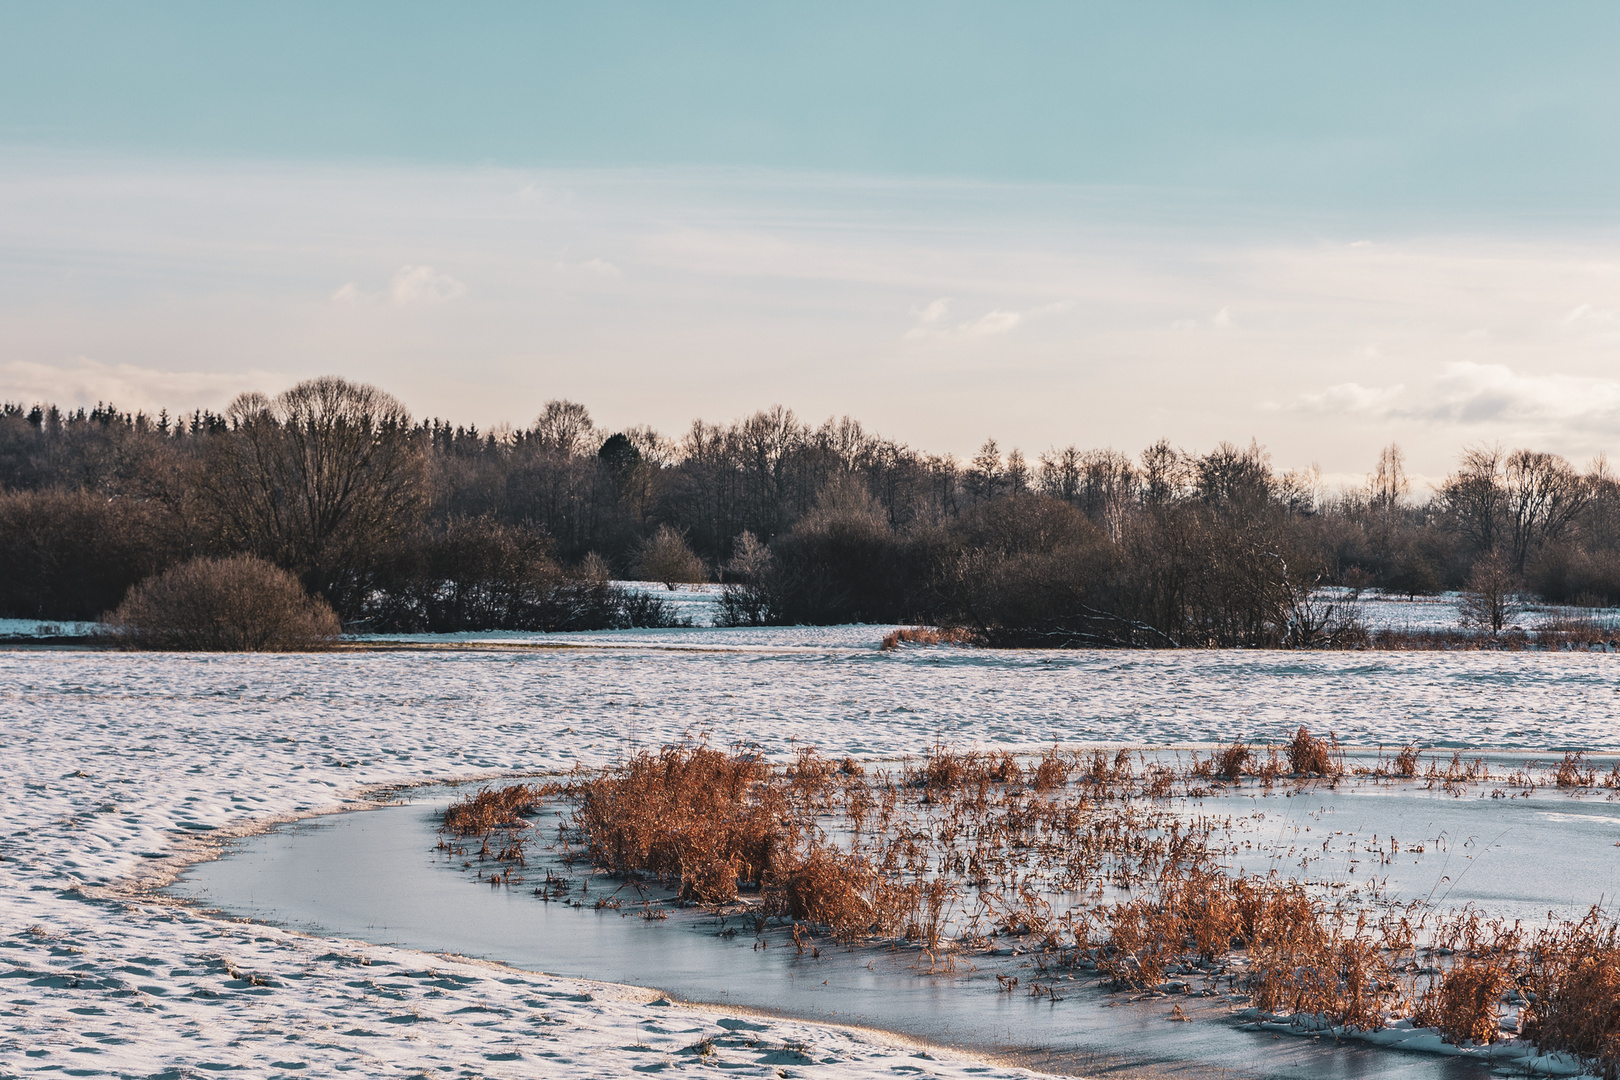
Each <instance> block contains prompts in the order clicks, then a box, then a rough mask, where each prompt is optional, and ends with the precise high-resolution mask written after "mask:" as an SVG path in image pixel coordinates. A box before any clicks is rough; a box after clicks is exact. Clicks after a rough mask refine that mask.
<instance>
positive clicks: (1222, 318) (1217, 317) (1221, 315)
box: [1170, 307, 1232, 333]
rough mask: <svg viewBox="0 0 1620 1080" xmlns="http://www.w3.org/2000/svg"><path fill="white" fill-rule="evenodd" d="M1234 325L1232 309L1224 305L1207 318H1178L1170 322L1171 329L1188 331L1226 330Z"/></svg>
mask: <svg viewBox="0 0 1620 1080" xmlns="http://www.w3.org/2000/svg"><path fill="white" fill-rule="evenodd" d="M1231 325H1232V309H1231V308H1230V307H1223V308H1221V309H1220V310H1219V311H1217V312H1216V313H1215V314H1213V315H1211V316H1210V317H1209V318H1208V319H1207V320H1205V319H1177V320H1175V321H1174V322H1172V323H1171V324H1170V329H1172V330H1179V331H1181V332H1182V333H1186V332H1189V331H1192V330H1203V329H1206V328H1208V329H1211V330H1224V329H1226V328H1227V327H1229V326H1231Z"/></svg>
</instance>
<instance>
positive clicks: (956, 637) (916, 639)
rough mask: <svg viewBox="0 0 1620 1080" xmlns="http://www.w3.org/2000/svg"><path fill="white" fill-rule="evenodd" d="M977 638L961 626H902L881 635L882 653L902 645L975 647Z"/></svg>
mask: <svg viewBox="0 0 1620 1080" xmlns="http://www.w3.org/2000/svg"><path fill="white" fill-rule="evenodd" d="M976 644H978V638H976V637H974V636H973V632H972V631H970V630H968V629H966V628H964V627H961V626H902V627H901V628H900V629H898V630H891V631H889V632H888V633H887V634H885V635H883V649H884V651H886V652H887V651H892V650H894V649H898V648H899V647H900V646H902V645H976Z"/></svg>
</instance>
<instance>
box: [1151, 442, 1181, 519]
mask: <svg viewBox="0 0 1620 1080" xmlns="http://www.w3.org/2000/svg"><path fill="white" fill-rule="evenodd" d="M1141 475H1142V501H1143V502H1144V503H1146V504H1147V505H1148V506H1163V505H1165V504H1167V503H1171V502H1174V501H1175V500H1176V499H1179V498H1181V495H1182V493H1183V492H1184V491H1185V490H1186V489H1187V485H1188V482H1189V480H1190V478H1191V469H1190V467H1189V465H1188V461H1187V455H1186V454H1185V453H1183V452H1182V451H1180V450H1177V449H1176V448H1174V447H1173V446H1171V445H1170V442H1169V440H1167V439H1160V440H1159V441H1158V442H1156V443H1154V444H1153V445H1152V446H1150V447H1148V448H1147V449H1146V450H1144V451H1142V474H1141Z"/></svg>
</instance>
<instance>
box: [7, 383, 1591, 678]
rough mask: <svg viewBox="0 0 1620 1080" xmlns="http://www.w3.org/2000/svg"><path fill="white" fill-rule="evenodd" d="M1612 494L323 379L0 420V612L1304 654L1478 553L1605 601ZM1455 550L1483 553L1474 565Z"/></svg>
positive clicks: (1555, 470) (1563, 479)
mask: <svg viewBox="0 0 1620 1080" xmlns="http://www.w3.org/2000/svg"><path fill="white" fill-rule="evenodd" d="M1617 515H1620V485H1617V483H1616V480H1615V478H1614V477H1613V476H1612V475H1611V474H1610V473H1609V471H1608V469H1607V467H1606V466H1605V464H1604V463H1603V462H1602V460H1601V459H1600V460H1599V461H1597V462H1596V463H1594V464H1593V466H1592V467H1591V468H1590V469H1588V470H1587V471H1585V472H1584V473H1583V472H1580V471H1578V470H1576V469H1575V468H1574V467H1572V466H1571V465H1570V464H1569V463H1567V462H1566V461H1565V460H1564V459H1562V458H1560V457H1558V456H1556V455H1552V454H1545V453H1539V452H1535V451H1530V450H1514V451H1511V452H1508V451H1505V450H1502V449H1498V448H1494V447H1475V448H1471V449H1468V450H1466V451H1465V452H1464V453H1463V454H1462V456H1461V458H1460V460H1459V462H1458V466H1457V470H1456V471H1455V472H1454V473H1453V474H1452V475H1451V476H1449V477H1448V478H1447V479H1446V480H1445V482H1444V483H1443V484H1442V485H1440V487H1439V488H1438V489H1437V490H1436V491H1434V492H1432V493H1431V494H1430V495H1429V496H1428V497H1427V498H1416V497H1414V493H1412V492H1410V491H1409V490H1408V484H1407V481H1406V478H1405V475H1404V470H1403V463H1402V458H1401V454H1400V451H1399V449H1398V448H1397V447H1394V446H1391V447H1389V448H1387V449H1386V450H1385V451H1384V452H1383V453H1382V455H1381V456H1380V458H1379V460H1378V462H1377V463H1376V466H1375V468H1374V470H1373V472H1372V473H1371V475H1370V476H1369V479H1368V482H1367V483H1366V485H1364V486H1363V487H1361V488H1360V489H1358V490H1355V491H1347V492H1339V493H1334V494H1331V495H1330V494H1328V493H1326V492H1324V491H1323V490H1321V485H1320V483H1319V482H1318V481H1317V479H1316V477H1315V476H1314V475H1313V474H1310V473H1297V472H1287V473H1279V472H1278V471H1277V470H1275V469H1273V468H1272V467H1271V464H1270V461H1269V459H1268V457H1267V455H1266V453H1265V452H1264V450H1263V449H1261V448H1260V447H1259V446H1257V445H1255V444H1253V443H1251V444H1250V445H1248V446H1240V445H1233V444H1227V443H1223V444H1221V445H1219V446H1217V447H1216V448H1215V449H1213V450H1211V451H1209V452H1207V453H1202V454H1194V453H1187V452H1185V451H1182V450H1180V449H1177V448H1175V447H1173V446H1171V445H1170V444H1169V443H1168V442H1164V441H1161V442H1159V443H1156V444H1155V445H1153V446H1151V447H1149V448H1147V449H1146V450H1144V451H1143V452H1142V453H1140V454H1139V455H1137V456H1135V457H1129V456H1127V455H1125V454H1122V453H1119V452H1116V451H1113V450H1081V449H1078V448H1076V447H1069V448H1066V449H1061V450H1059V449H1054V450H1052V451H1049V452H1047V453H1044V454H1041V455H1040V456H1039V458H1038V460H1036V461H1035V462H1029V461H1027V460H1026V459H1025V458H1024V457H1023V455H1022V454H1020V453H1019V452H1018V451H1016V450H1014V451H1012V452H1010V453H1007V454H1003V453H1001V452H1000V451H999V449H998V448H997V446H996V445H995V443H994V442H987V443H986V444H985V445H984V448H983V449H982V450H981V451H980V452H979V454H978V455H976V456H975V457H974V458H973V459H972V460H970V461H966V462H963V461H958V460H956V459H954V458H952V457H950V456H948V455H946V456H939V455H931V454H924V453H919V452H917V451H915V450H912V449H910V448H908V447H906V446H903V445H901V444H898V443H895V442H892V441H889V440H887V439H883V438H881V437H878V436H876V435H873V434H871V433H869V432H867V431H865V430H864V429H863V428H862V427H861V425H860V424H859V423H858V422H856V421H854V420H851V419H849V418H847V417H846V418H844V419H842V420H828V421H827V422H826V423H823V424H820V425H819V426H815V425H809V424H805V423H802V422H800V421H799V420H798V419H797V418H796V417H795V416H794V414H793V413H792V412H791V411H788V410H786V409H782V408H775V409H770V410H767V411H764V412H760V413H757V414H755V415H754V416H751V417H749V418H747V419H744V420H741V421H737V422H735V423H732V424H728V425H714V424H708V423H704V422H702V421H698V422H695V423H694V424H693V425H692V426H691V428H690V429H689V430H688V431H687V432H686V433H685V434H684V435H682V436H680V437H679V438H671V437H666V436H663V435H660V434H659V433H657V432H654V431H652V430H650V429H647V428H634V429H630V430H626V431H619V432H604V431H601V430H598V429H597V428H596V426H595V425H594V424H593V423H592V421H591V418H590V415H589V414H588V412H587V411H586V410H585V408H584V407H582V406H580V405H577V404H574V403H571V402H566V401H554V402H551V403H549V404H548V405H547V406H546V407H545V409H544V411H543V412H542V413H541V414H540V416H539V417H538V418H537V419H536V420H535V422H534V424H533V425H532V426H530V427H528V428H524V429H510V428H503V429H501V430H495V431H488V432H481V431H479V430H478V429H477V428H475V427H466V428H464V427H451V426H450V425H448V424H445V423H442V422H440V421H437V420H429V421H425V422H416V421H413V420H412V418H411V417H410V416H409V414H408V413H407V412H406V411H405V409H404V408H403V407H402V406H401V405H400V404H399V403H398V402H397V401H396V400H394V399H393V398H391V397H390V396H388V395H387V394H385V393H383V392H381V391H379V390H377V389H375V388H372V387H367V386H361V385H356V384H352V383H347V382H344V381H343V380H340V379H335V378H325V379H317V380H312V381H310V382H306V383H301V384H299V385H298V386H296V387H293V388H292V389H291V390H288V391H286V392H285V393H282V394H280V395H278V396H277V397H275V398H273V399H272V398H266V397H263V396H262V395H244V396H242V397H241V398H238V399H237V401H235V402H233V403H232V405H231V406H230V408H229V409H228V410H226V412H225V413H224V414H223V415H214V414H209V413H194V414H192V415H190V416H187V417H170V416H169V415H168V414H167V413H159V414H158V415H156V416H147V415H144V414H134V415H131V414H129V413H125V412H121V411H119V410H118V409H116V408H114V407H111V406H102V407H98V408H96V409H95V410H91V411H88V412H87V411H84V410H79V411H77V412H73V413H64V412H60V411H58V410H57V409H55V408H49V407H39V406H35V407H32V408H29V407H24V406H19V405H6V406H4V407H3V409H0V560H3V567H4V572H3V573H0V615H3V616H7V617H24V618H48V619H82V618H95V617H97V616H99V615H100V614H101V613H103V612H105V611H108V610H110V609H111V608H113V607H115V606H116V605H117V604H118V603H119V601H120V600H121V599H122V598H123V596H124V594H125V593H126V592H127V591H128V589H129V588H130V587H131V586H132V585H134V584H135V583H136V582H139V581H141V580H143V579H145V578H147V577H149V576H151V575H152V574H155V573H157V572H160V571H161V570H163V569H165V568H167V567H169V566H172V565H175V564H177V563H179V562H183V561H185V560H187V559H190V558H194V557H197V556H203V555H208V556H218V555H229V554H235V553H248V554H253V555H257V556H260V557H262V558H265V559H268V560H270V561H272V562H274V563H276V564H277V565H280V566H282V567H285V568H287V569H288V570H291V571H293V572H294V573H295V574H297V575H298V576H299V578H300V579H301V580H302V581H303V582H304V584H305V586H306V588H307V589H308V590H309V591H310V592H311V593H312V594H315V595H318V596H321V597H324V598H325V599H326V600H328V601H329V602H330V603H331V604H332V605H333V607H334V608H335V609H336V610H337V611H338V613H339V614H340V615H341V616H342V617H343V619H344V620H345V623H346V624H347V625H349V626H350V627H354V628H365V629H375V630H399V631H414V630H455V629H494V628H532V629H548V630H549V629H574V628H586V627H596V626H610V625H657V624H659V623H660V622H662V621H665V620H667V612H665V611H663V610H662V609H661V608H660V605H658V604H657V603H656V602H654V601H648V600H645V599H638V598H637V597H636V596H635V595H634V594H626V593H623V592H621V591H619V590H616V589H614V588H613V587H612V586H611V584H610V582H611V580H612V579H614V578H618V577H627V576H630V577H640V578H645V579H648V580H660V581H669V582H675V581H693V580H721V581H724V582H727V583H729V584H731V585H732V588H731V589H730V590H729V591H728V593H727V595H726V597H725V600H724V606H725V611H726V613H727V616H728V617H729V618H730V619H731V620H732V621H734V622H737V623H831V622H848V621H866V622H902V621H910V622H938V623H950V624H954V625H962V626H965V627H968V628H970V629H972V630H974V631H976V632H977V633H978V634H980V635H981V636H982V637H983V638H985V639H986V640H988V641H991V642H992V643H1003V644H1013V643H1031V644H1033V643H1042V642H1045V643H1050V644H1054V645H1078V644H1101V645H1138V646H1172V645H1182V646H1192V645H1200V646H1202V645H1284V646H1286V645H1294V646H1312V645H1323V644H1332V643H1334V641H1335V636H1336V635H1338V634H1340V633H1341V632H1342V631H1343V630H1344V629H1345V627H1344V625H1343V624H1342V623H1341V622H1340V621H1338V620H1337V617H1336V616H1335V615H1334V614H1333V613H1332V611H1330V610H1328V609H1326V608H1324V607H1323V606H1322V603H1321V601H1320V599H1319V597H1320V591H1319V590H1320V586H1322V585H1325V584H1337V585H1349V586H1352V587H1363V586H1376V587H1381V588H1384V589H1386V590H1389V591H1393V592H1399V593H1406V594H1421V593H1432V592H1435V591H1438V590H1440V589H1443V588H1448V587H1461V586H1464V585H1465V584H1467V583H1468V582H1469V580H1470V578H1471V577H1474V578H1478V576H1479V575H1480V574H1481V573H1482V572H1483V570H1488V571H1490V572H1491V573H1492V574H1494V575H1495V579H1497V580H1511V581H1512V582H1513V584H1514V587H1516V588H1522V589H1525V590H1528V591H1532V592H1534V593H1537V594H1539V595H1540V596H1542V597H1544V598H1545V599H1547V600H1550V601H1555V602H1566V603H1577V604H1596V603H1604V604H1608V603H1614V602H1616V601H1620V537H1617V533H1616V527H1615V526H1616V522H1617ZM1482 568H1483V570H1482Z"/></svg>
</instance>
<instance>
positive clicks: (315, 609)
mask: <svg viewBox="0 0 1620 1080" xmlns="http://www.w3.org/2000/svg"><path fill="white" fill-rule="evenodd" d="M103 626H104V627H105V631H104V632H105V633H106V634H107V635H108V636H109V637H110V638H111V640H112V641H113V642H114V643H115V644H117V645H118V646H119V647H120V648H125V649H172V650H177V651H191V652H297V651H301V650H308V649H321V648H326V647H328V646H330V645H331V644H332V643H333V641H334V640H335V639H336V638H337V637H338V635H339V634H341V633H342V632H343V627H342V625H341V624H340V623H339V622H338V617H337V615H336V614H335V613H333V611H332V609H331V607H330V606H328V605H327V604H326V603H325V602H324V601H321V600H316V599H312V598H311V597H310V596H308V595H307V594H306V593H305V592H304V587H303V586H302V585H300V584H299V582H298V579H297V578H296V577H294V576H293V575H292V574H290V573H288V572H287V571H285V570H282V569H280V568H279V567H276V566H272V565H271V564H269V563H267V562H265V561H263V560H262V559H256V558H254V557H252V556H250V555H236V556H232V557H230V558H225V559H212V558H200V559H192V560H191V561H190V562H186V563H182V564H180V565H179V566H174V567H171V568H169V569H168V570H165V571H164V572H163V573H161V574H158V575H157V576H155V577H150V578H147V579H146V580H145V581H143V582H141V583H140V584H139V585H136V586H135V587H134V588H133V589H131V590H130V591H129V595H128V596H126V597H125V598H124V602H123V603H122V604H120V605H118V608H117V610H116V611H114V612H112V613H111V614H109V615H107V616H106V617H105V618H104V619H103Z"/></svg>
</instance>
